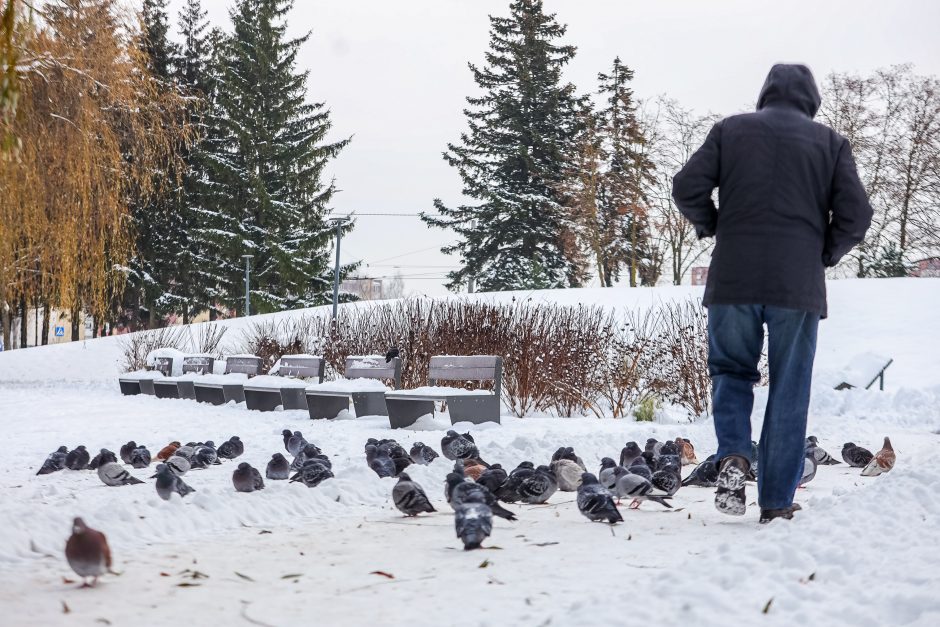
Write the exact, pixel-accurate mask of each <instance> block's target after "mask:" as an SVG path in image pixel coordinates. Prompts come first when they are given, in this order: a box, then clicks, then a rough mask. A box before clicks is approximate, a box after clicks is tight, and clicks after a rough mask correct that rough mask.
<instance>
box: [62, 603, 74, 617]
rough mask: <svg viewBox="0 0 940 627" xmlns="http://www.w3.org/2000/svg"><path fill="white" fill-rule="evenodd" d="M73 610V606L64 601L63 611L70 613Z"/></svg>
mask: <svg viewBox="0 0 940 627" xmlns="http://www.w3.org/2000/svg"><path fill="white" fill-rule="evenodd" d="M71 611H72V608H70V607H69V604H68V603H66V602H65V601H62V613H63V614H68V613H69V612H71Z"/></svg>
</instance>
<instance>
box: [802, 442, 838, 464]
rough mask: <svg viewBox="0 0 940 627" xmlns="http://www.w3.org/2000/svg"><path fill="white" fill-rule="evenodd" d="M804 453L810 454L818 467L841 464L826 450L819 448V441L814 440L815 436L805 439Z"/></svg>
mask: <svg viewBox="0 0 940 627" xmlns="http://www.w3.org/2000/svg"><path fill="white" fill-rule="evenodd" d="M806 451H807V452H812V454H813V458H814V459H815V460H816V464H817V465H819V466H835V465H836V464H841V463H842V462H840V461H839V460H838V459H836V458H834V457H833V456H832V455H830V454H829V452H828V451H826V449H824V448H823V447H821V446H819V440H817V439H816V436H815V435H811V436H809V437H807V438H806Z"/></svg>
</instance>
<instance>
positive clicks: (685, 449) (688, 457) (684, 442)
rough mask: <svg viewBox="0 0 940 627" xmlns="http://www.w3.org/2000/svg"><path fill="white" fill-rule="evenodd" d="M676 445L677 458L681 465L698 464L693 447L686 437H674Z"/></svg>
mask: <svg viewBox="0 0 940 627" xmlns="http://www.w3.org/2000/svg"><path fill="white" fill-rule="evenodd" d="M676 445H677V446H678V447H679V458H680V461H681V462H682V465H683V466H690V465H692V464H698V458H697V457H696V456H695V447H694V446H692V441H691V440H689V439H688V438H676Z"/></svg>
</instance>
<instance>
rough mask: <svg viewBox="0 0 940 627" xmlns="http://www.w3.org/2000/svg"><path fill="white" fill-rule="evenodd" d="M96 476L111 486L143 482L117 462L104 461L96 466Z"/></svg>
mask: <svg viewBox="0 0 940 627" xmlns="http://www.w3.org/2000/svg"><path fill="white" fill-rule="evenodd" d="M98 478H99V479H101V483H103V484H105V485H107V486H112V487H116V486H121V485H134V484H135V483H143V481H141V480H140V479H138V478H137V477H135V476H134V475H132V474H131V473H129V472H127V469H126V468H124V466H122V465H121V464H119V463H117V462H105V463H104V464H101V465H100V466H98Z"/></svg>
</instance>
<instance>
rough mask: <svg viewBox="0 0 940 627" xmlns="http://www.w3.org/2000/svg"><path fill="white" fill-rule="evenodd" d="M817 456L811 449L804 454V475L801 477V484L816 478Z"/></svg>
mask: <svg viewBox="0 0 940 627" xmlns="http://www.w3.org/2000/svg"><path fill="white" fill-rule="evenodd" d="M817 466H818V464H817V462H816V457H815V456H814V455H813V453H812V452H811V451H807V452H806V454H805V455H804V456H803V475H802V476H801V477H800V485H801V486H804V485H806V484H807V483H809V482H810V481H812V480H813V479H815V478H816V467H817Z"/></svg>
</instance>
